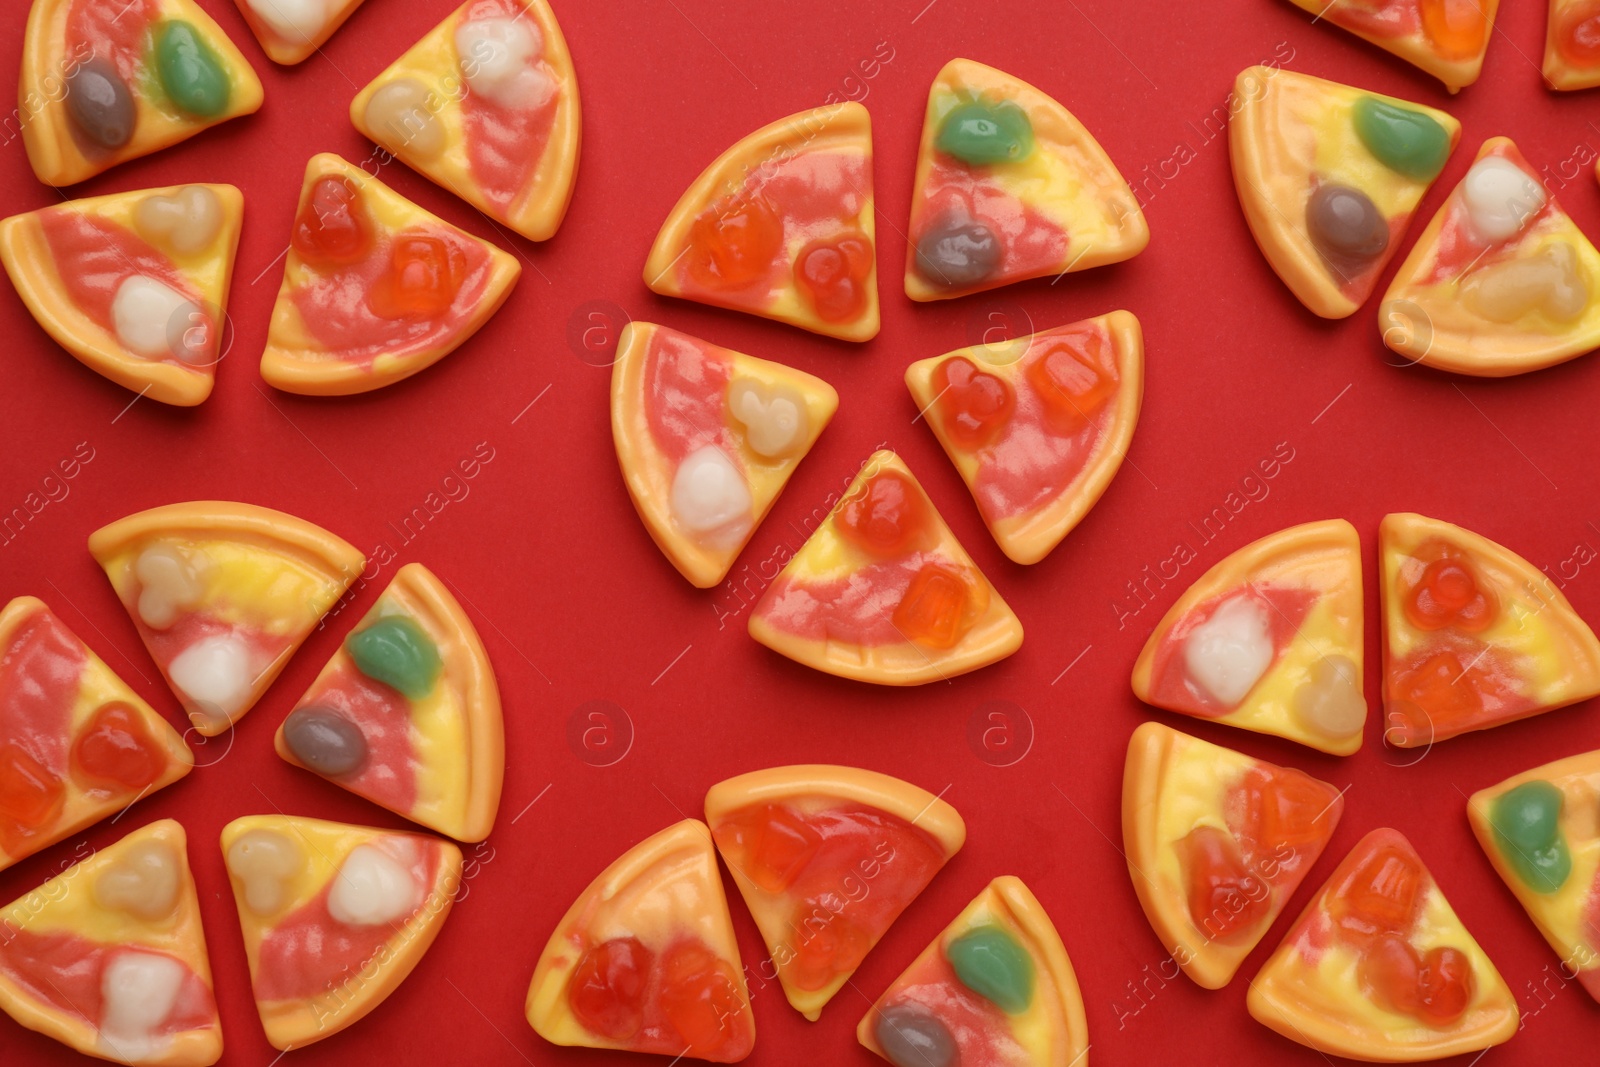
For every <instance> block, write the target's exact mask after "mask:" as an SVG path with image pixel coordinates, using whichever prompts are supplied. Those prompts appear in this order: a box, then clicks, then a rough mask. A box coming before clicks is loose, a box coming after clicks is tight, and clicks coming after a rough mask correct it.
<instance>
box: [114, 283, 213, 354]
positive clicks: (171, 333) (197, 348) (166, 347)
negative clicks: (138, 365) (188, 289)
mask: <svg viewBox="0 0 1600 1067" xmlns="http://www.w3.org/2000/svg"><path fill="white" fill-rule="evenodd" d="M204 321H205V313H204V312H202V311H201V310H200V305H198V304H196V303H195V302H194V301H193V300H190V299H189V298H188V297H186V296H184V295H183V294H182V293H180V292H178V291H177V290H176V289H174V288H172V286H170V285H168V284H167V283H165V282H160V281H157V280H156V279H154V278H150V277H147V276H145V275H143V274H134V275H131V276H130V277H128V278H125V279H123V282H122V284H121V285H119V286H117V291H116V293H115V294H114V295H113V296H112V297H111V325H112V329H113V330H114V331H115V333H116V335H117V341H118V342H119V343H121V345H122V347H123V348H126V349H127V350H128V351H129V352H132V353H133V354H134V355H136V356H142V357H144V358H145V359H169V358H172V357H176V358H178V359H181V360H183V361H184V362H186V363H199V362H203V361H204V358H205V357H204V355H203V351H204V348H205V346H204V345H203V344H196V343H195V341H196V340H201V338H194V337H191V332H192V329H193V327H194V326H196V325H197V324H199V323H203V322H204ZM203 332H205V331H202V333H203Z"/></svg>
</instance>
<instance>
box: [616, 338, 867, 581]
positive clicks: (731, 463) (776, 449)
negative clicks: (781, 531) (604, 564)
mask: <svg viewBox="0 0 1600 1067" xmlns="http://www.w3.org/2000/svg"><path fill="white" fill-rule="evenodd" d="M838 407H839V394H838V393H836V392H834V389H833V386H831V385H829V384H828V383H827V382H825V381H823V380H822V379H820V378H815V377H813V376H811V375H809V374H806V373H804V372H803V371H798V370H795V369H794V368H792V367H786V366H784V365H783V364H781V363H769V362H768V361H767V360H764V359H757V358H755V357H754V356H747V355H744V354H743V353H740V352H734V351H732V350H730V349H726V348H719V347H718V346H716V345H714V344H711V343H710V342H707V341H702V340H700V339H699V338H697V337H690V336H689V335H688V334H686V333H679V332H678V331H677V330H671V329H668V328H667V327H665V326H657V325H655V324H654V323H649V322H630V323H628V324H627V325H626V326H624V327H623V328H622V333H621V335H620V336H619V337H618V339H617V360H616V363H615V364H614V365H613V367H612V371H611V435H612V438H613V440H614V442H615V444H616V449H617V462H618V463H619V464H621V466H622V477H623V480H624V481H625V482H627V485H628V495H629V496H630V497H632V499H633V506H634V509H635V510H637V511H638V512H639V517H640V518H641V519H642V520H644V524H645V529H647V530H648V531H649V532H650V536H651V538H653V539H654V540H655V542H656V544H657V545H658V546H660V548H661V551H662V552H663V553H665V554H666V557H667V558H668V559H669V560H671V561H672V565H673V566H674V567H677V568H678V570H679V572H681V573H682V574H683V576H684V577H685V578H687V579H689V581H690V582H692V583H693V584H694V585H696V586H698V587H700V588H702V589H709V588H710V587H712V586H714V585H716V584H718V583H719V582H721V581H722V579H723V578H724V577H725V576H726V575H727V573H728V569H729V568H730V567H732V566H733V561H734V560H735V559H737V558H738V556H739V553H740V552H741V551H743V550H744V546H745V545H746V544H747V543H749V540H750V537H751V535H752V534H753V533H755V529H756V527H757V526H759V525H761V521H762V520H763V519H765V518H766V517H767V512H768V511H769V510H771V508H772V505H773V503H774V502H775V501H776V500H777V499H778V494H779V493H781V492H783V487H784V486H785V485H786V484H788V481H789V476H790V475H791V474H793V473H794V471H795V468H796V467H798V466H799V465H800V461H801V460H802V459H804V458H805V456H806V453H807V452H809V451H811V446H812V445H813V444H815V443H816V441H817V438H818V437H819V436H820V435H821V433H822V431H823V429H824V428H825V427H826V426H827V425H828V421H829V420H830V419H832V418H833V413H834V412H835V411H836V410H838Z"/></svg>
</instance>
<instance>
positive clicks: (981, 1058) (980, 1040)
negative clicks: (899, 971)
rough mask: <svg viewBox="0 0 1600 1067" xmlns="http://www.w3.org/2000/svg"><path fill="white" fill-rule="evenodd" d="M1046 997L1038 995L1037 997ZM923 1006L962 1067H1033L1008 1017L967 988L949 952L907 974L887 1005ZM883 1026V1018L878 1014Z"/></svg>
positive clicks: (917, 965)
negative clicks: (953, 1048) (947, 1038)
mask: <svg viewBox="0 0 1600 1067" xmlns="http://www.w3.org/2000/svg"><path fill="white" fill-rule="evenodd" d="M1040 995H1042V992H1041V991H1036V992H1035V993H1034V996H1036V997H1037V996H1040ZM902 1004H917V1005H920V1006H921V1007H922V1008H923V1009H924V1010H926V1011H927V1013H928V1014H930V1015H932V1016H933V1017H934V1018H936V1019H938V1020H939V1021H940V1022H941V1023H943V1024H944V1027H945V1029H946V1030H948V1031H949V1033H950V1036H951V1038H953V1039H954V1041H955V1044H956V1049H957V1054H956V1062H958V1063H959V1064H960V1065H961V1067H1033V1064H1034V1061H1033V1059H1032V1057H1031V1056H1030V1055H1029V1054H1028V1052H1027V1050H1026V1049H1024V1048H1023V1047H1022V1046H1021V1045H1020V1044H1019V1043H1018V1042H1017V1039H1016V1036H1015V1032H1014V1031H1013V1030H1012V1029H1011V1022H1010V1020H1009V1019H1008V1018H1007V1017H1006V1013H1005V1012H1004V1011H1002V1010H1000V1008H999V1007H998V1006H997V1005H995V1004H994V1002H993V1001H990V1000H989V999H987V998H986V997H982V996H979V995H978V994H977V993H974V992H973V991H972V990H970V989H968V988H967V987H966V986H964V985H962V984H961V979H959V978H957V977H956V972H955V969H954V968H953V967H951V966H950V962H949V961H948V960H946V959H945V958H944V953H943V952H936V953H934V954H933V955H932V956H931V957H929V958H928V959H926V960H923V961H919V962H918V963H917V964H915V965H914V966H913V967H912V968H911V970H909V971H908V972H906V974H905V975H903V976H902V977H901V979H900V981H899V982H897V983H895V988H894V990H893V991H892V993H891V994H890V995H889V997H888V998H887V999H885V1001H884V1003H883V1006H884V1007H885V1008H893V1007H897V1006H899V1005H902ZM872 1018H873V1022H874V1023H876V1022H877V1013H876V1011H874V1013H873V1017H872Z"/></svg>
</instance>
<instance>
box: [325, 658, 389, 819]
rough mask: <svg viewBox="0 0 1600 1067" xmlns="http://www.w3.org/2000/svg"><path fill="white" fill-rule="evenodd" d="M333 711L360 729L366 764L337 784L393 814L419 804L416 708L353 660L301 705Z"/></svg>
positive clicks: (338, 670) (338, 779)
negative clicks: (413, 713)
mask: <svg viewBox="0 0 1600 1067" xmlns="http://www.w3.org/2000/svg"><path fill="white" fill-rule="evenodd" d="M311 705H316V706H318V707H325V708H332V709H333V710H335V711H338V712H340V713H342V714H343V715H344V716H345V717H346V718H348V719H349V720H350V721H351V722H353V723H355V724H356V725H357V726H359V727H360V728H361V735H362V737H363V738H365V739H366V742H367V761H366V762H365V763H364V764H362V765H361V768H360V769H359V770H357V771H356V772H355V773H354V774H346V775H341V776H339V777H337V778H335V779H334V780H335V781H337V782H338V783H339V784H340V785H342V786H344V787H345V788H346V789H348V790H350V791H351V792H352V793H357V794H359V795H361V796H364V797H366V798H367V799H368V800H371V801H373V802H374V803H376V804H382V805H383V806H384V807H387V808H390V809H391V810H394V811H400V812H408V811H411V810H412V809H413V808H415V807H416V806H417V755H416V751H415V749H414V748H413V746H412V743H411V705H410V703H409V702H408V701H407V700H406V698H405V697H404V696H403V695H401V694H400V693H399V692H398V691H396V690H395V689H393V688H391V687H390V686H387V685H384V684H383V683H382V682H376V681H373V680H372V679H371V678H368V677H367V676H366V675H364V674H362V673H361V672H360V671H359V670H358V669H357V668H356V666H355V664H354V663H352V662H350V661H349V660H348V659H344V660H343V661H342V662H340V664H339V667H338V669H337V670H335V671H334V672H333V674H331V675H330V676H329V677H328V679H327V682H326V684H323V685H319V686H317V687H316V688H315V689H313V690H312V691H311V692H309V693H307V694H306V696H305V699H304V700H302V701H301V702H300V707H309V706H311Z"/></svg>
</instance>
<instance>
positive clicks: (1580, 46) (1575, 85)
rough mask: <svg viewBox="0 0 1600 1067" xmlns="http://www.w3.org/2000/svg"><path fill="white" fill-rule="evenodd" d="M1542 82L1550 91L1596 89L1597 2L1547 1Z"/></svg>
mask: <svg viewBox="0 0 1600 1067" xmlns="http://www.w3.org/2000/svg"><path fill="white" fill-rule="evenodd" d="M1544 80H1545V84H1546V85H1548V86H1550V88H1552V89H1592V88H1594V87H1595V86H1597V85H1600V0H1550V20H1549V22H1548V23H1547V24H1546V29H1545V38H1544Z"/></svg>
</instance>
